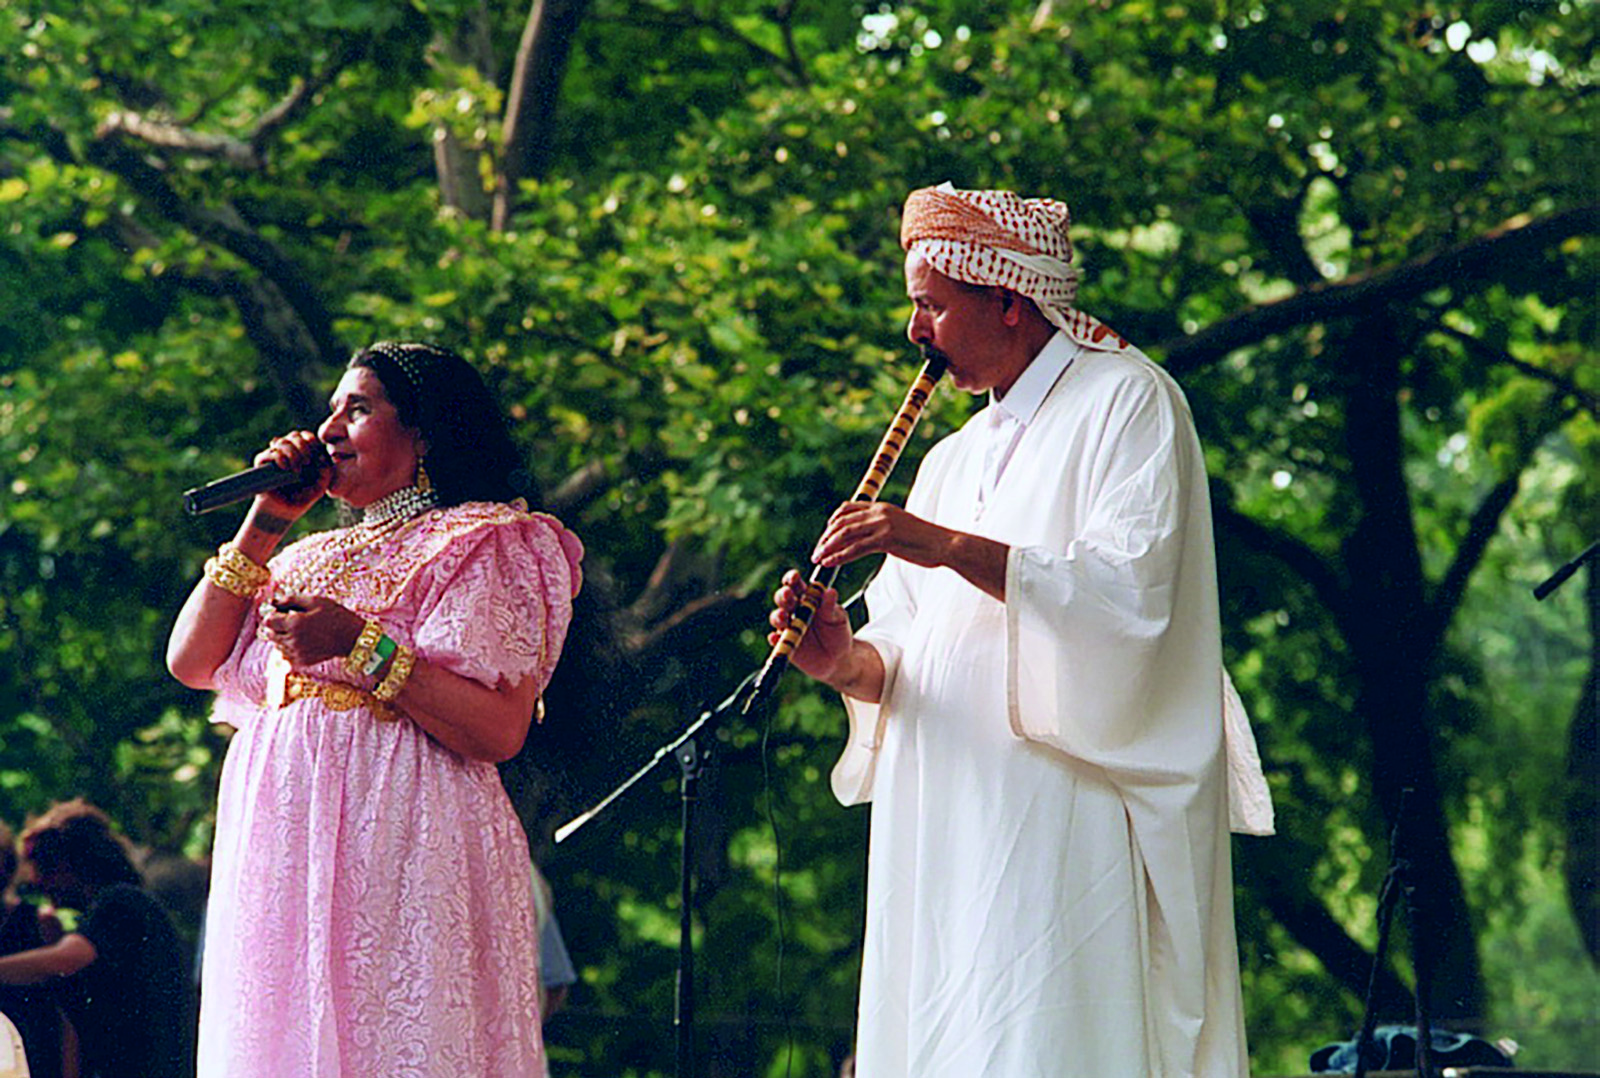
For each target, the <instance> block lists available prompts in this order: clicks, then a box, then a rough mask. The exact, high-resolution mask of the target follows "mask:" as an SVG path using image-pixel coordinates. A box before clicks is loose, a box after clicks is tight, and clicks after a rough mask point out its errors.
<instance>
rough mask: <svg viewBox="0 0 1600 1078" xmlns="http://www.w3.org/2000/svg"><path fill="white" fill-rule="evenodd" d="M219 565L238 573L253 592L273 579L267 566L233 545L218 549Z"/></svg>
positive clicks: (229, 544)
mask: <svg viewBox="0 0 1600 1078" xmlns="http://www.w3.org/2000/svg"><path fill="white" fill-rule="evenodd" d="M217 564H218V565H220V566H221V567H222V568H224V569H227V570H229V571H231V572H233V573H236V574H237V575H238V576H239V578H240V579H242V580H243V581H244V582H245V583H246V584H249V585H250V590H251V591H252V592H254V591H255V590H256V589H258V588H260V587H261V585H263V584H265V583H266V582H267V581H269V580H271V579H272V573H271V572H270V571H269V570H268V569H267V567H266V566H265V565H261V564H259V563H257V562H255V561H253V560H252V559H251V558H250V555H248V554H246V553H245V552H244V551H242V550H240V549H239V548H238V547H237V546H235V545H234V544H232V543H223V544H222V545H221V546H219V547H218V548H217Z"/></svg>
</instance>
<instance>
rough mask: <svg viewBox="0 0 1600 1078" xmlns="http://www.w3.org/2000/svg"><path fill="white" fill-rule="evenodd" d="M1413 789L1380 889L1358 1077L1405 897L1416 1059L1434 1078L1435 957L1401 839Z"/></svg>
mask: <svg viewBox="0 0 1600 1078" xmlns="http://www.w3.org/2000/svg"><path fill="white" fill-rule="evenodd" d="M1412 792H1413V791H1412V789H1411V787H1409V786H1407V787H1404V788H1403V789H1401V791H1400V803H1399V805H1398V806H1396V808H1395V823H1394V828H1393V830H1392V831H1391V832H1390V835H1389V871H1388V872H1387V873H1386V874H1385V875H1384V877H1383V885H1382V887H1380V888H1379V890H1378V947H1377V950H1375V951H1374V952H1373V955H1372V971H1371V973H1370V974H1369V975H1368V977H1367V998H1366V1002H1365V1008H1364V1010H1365V1013H1364V1014H1363V1015H1362V1018H1361V1032H1360V1033H1359V1034H1358V1035H1357V1037H1356V1070H1355V1078H1366V1075H1367V1047H1368V1046H1369V1045H1370V1044H1371V1043H1372V1033H1373V1029H1374V1027H1375V1026H1376V1025H1377V1014H1376V1013H1375V1011H1374V1010H1373V1006H1372V1003H1373V994H1374V990H1375V987H1376V985H1377V983H1378V970H1379V969H1380V968H1382V966H1383V960H1384V956H1385V954H1386V953H1387V952H1388V950H1389V929H1390V926H1391V924H1392V923H1393V920H1394V909H1395V906H1396V904H1397V903H1398V902H1399V901H1400V899H1401V897H1402V896H1403V897H1404V900H1405V910H1406V924H1407V927H1408V928H1409V930H1410V934H1411V958H1412V966H1413V968H1414V972H1415V974H1416V978H1417V987H1416V997H1415V999H1416V1016H1417V1051H1416V1059H1415V1060H1414V1062H1415V1063H1416V1069H1417V1076H1418V1078H1434V1070H1433V1060H1432V1059H1431V1056H1432V1053H1433V1016H1432V1012H1431V1009H1430V1008H1431V1005H1432V1004H1431V999H1430V995H1431V993H1432V991H1433V983H1432V982H1433V978H1432V972H1433V970H1432V967H1433V959H1432V956H1431V955H1430V954H1428V953H1427V947H1426V945H1425V944H1422V943H1419V942H1418V936H1419V932H1418V927H1419V924H1420V920H1419V918H1418V916H1417V900H1416V891H1417V884H1416V880H1415V879H1414V878H1413V877H1414V875H1415V872H1414V870H1413V868H1412V866H1411V862H1410V860H1409V859H1408V858H1407V857H1405V856H1404V854H1403V853H1402V851H1401V842H1400V840H1401V836H1402V835H1403V834H1404V830H1405V819H1406V797H1407V795H1409V794H1410V793H1412Z"/></svg>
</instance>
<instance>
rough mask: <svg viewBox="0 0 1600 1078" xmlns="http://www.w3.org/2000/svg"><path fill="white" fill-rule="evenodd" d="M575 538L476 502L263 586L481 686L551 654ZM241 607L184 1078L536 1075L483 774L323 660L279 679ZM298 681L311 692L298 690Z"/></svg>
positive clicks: (520, 961)
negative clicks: (196, 1040) (348, 618)
mask: <svg viewBox="0 0 1600 1078" xmlns="http://www.w3.org/2000/svg"><path fill="white" fill-rule="evenodd" d="M581 557H582V546H581V544H580V543H579V542H578V540H577V538H576V537H575V536H573V535H572V534H571V533H569V532H567V531H565V530H564V529H563V528H562V526H561V525H560V523H559V522H557V521H556V520H554V519H553V518H551V517H548V516H542V515H537V514H529V513H523V512H519V511H517V510H515V509H513V508H511V507H509V506H503V505H491V504H487V503H472V504H468V505H462V506H456V507H454V508H451V509H434V510H430V511H428V512H426V513H424V514H422V515H421V516H419V517H417V518H414V519H413V520H411V521H409V522H407V523H404V524H402V525H400V526H399V527H398V528H389V529H387V530H385V529H383V528H382V527H379V528H375V529H374V528H366V527H365V526H361V525H358V526H356V527H353V528H345V529H337V530H334V531H328V532H323V533H319V534H317V535H313V536H310V537H308V538H306V539H303V540H301V541H300V542H297V543H295V544H294V545H293V546H291V547H289V548H288V549H286V550H284V551H282V552H281V553H279V555H278V556H277V557H275V558H273V560H272V562H271V565H270V566H269V568H270V569H271V570H272V574H273V579H274V581H275V582H277V583H279V584H287V585H288V586H290V587H293V588H296V589H298V590H303V591H306V592H309V593H312V594H322V595H326V596H328V597H329V598H332V599H335V600H337V601H338V602H340V603H341V604H343V605H345V606H347V607H349V608H350V609H352V610H354V611H356V612H357V613H360V614H362V615H364V616H366V617H371V618H376V619H378V621H380V622H381V623H382V624H383V626H384V628H385V630H386V631H387V632H388V633H389V635H390V636H392V637H393V638H394V639H395V640H397V641H399V642H400V643H402V644H406V645H409V646H410V647H412V648H414V649H415V650H416V652H417V654H418V656H419V657H420V658H422V659H426V660H427V661H429V662H432V663H438V664H442V665H443V666H445V667H446V668H447V669H450V670H452V671H454V672H456V673H458V674H462V675H464V676H466V677H469V678H473V679H474V680H477V681H480V682H482V683H484V684H486V685H493V684H496V683H497V682H499V681H501V680H504V681H506V682H507V683H515V682H517V681H520V680H521V679H523V678H526V677H533V678H534V679H535V680H536V681H537V683H538V685H539V688H540V690H541V691H543V689H544V686H545V685H546V684H547V683H548V681H549V678H550V674H551V671H552V670H553V669H554V667H555V664H556V660H557V658H558V657H559V656H560V654H561V645H562V642H563V640H564V639H565V636H566V631H567V625H568V622H569V621H570V620H571V616H572V597H573V596H574V595H575V594H576V592H577V589H578V584H579V581H580V573H579V569H578V564H579V560H580V558H581ZM255 630H256V615H255V613H254V611H252V612H251V614H250V615H249V617H248V619H247V621H246V623H245V625H244V628H243V630H242V631H241V633H240V636H239V642H238V644H237V645H236V646H235V648H234V651H233V654H232V655H231V656H230V658H229V659H228V660H227V662H225V663H224V664H223V666H222V668H220V669H219V670H218V671H217V675H216V684H217V693H218V697H217V705H216V710H215V712H214V715H213V718H214V720H215V721H218V722H224V723H227V724H229V725H231V726H233V727H234V728H235V729H236V731H237V732H236V733H235V734H234V737H233V740H232V743H231V744H230V746H229V749H228V756H227V760H226V762H225V764H224V766H223V771H222V782H221V790H220V793H219V798H218V807H217V834H216V841H215V846H214V851H213V864H212V882H211V898H210V904H209V909H208V913H207V923H206V948H205V959H204V963H203V966H202V976H203V983H202V989H201V993H202V994H201V1019H200V1068H199V1073H200V1075H201V1076H202V1078H223V1076H226V1078H268V1076H270V1078H282V1076H284V1075H294V1076H297V1078H311V1076H314V1078H378V1076H382V1078H464V1076H472V1078H502V1076H504V1078H512V1076H516V1078H522V1076H537V1075H541V1074H543V1073H544V1058H543V1056H544V1050H543V1044H542V1042H541V1040H540V1036H539V1013H538V998H539V993H538V987H539V975H538V968H537V958H538V941H537V937H536V934H535V930H534V912H533V911H534V907H533V895H532V872H531V865H530V862H529V856H528V845H527V840H526V837H525V835H524V833H523V830H522V827H521V825H520V824H519V823H518V820H517V817H516V815H515V814H514V813H513V811H512V808H511V804H510V802H509V800H508V799H507V797H506V794H505V791H504V789H503V788H502V786H501V784H500V778H499V775H498V774H497V772H496V770H495V767H494V765H493V764H490V763H482V762H475V761H472V760H467V759H464V758H462V757H461V756H458V755H457V754H455V753H454V752H451V751H450V750H448V749H446V748H444V747H442V746H441V745H439V744H438V743H437V742H435V741H434V740H432V739H431V738H430V737H429V736H428V735H427V734H426V733H424V732H423V731H422V730H421V728H419V727H418V726H416V725H415V724H414V723H412V722H410V721H409V720H407V719H406V718H405V717H404V716H403V715H395V714H392V713H391V714H389V715H382V714H381V712H379V711H378V710H375V708H374V707H373V704H374V701H373V700H372V698H371V697H369V696H366V695H364V694H361V693H358V692H355V691H353V690H356V689H365V688H369V687H370V679H368V680H366V681H358V680H357V679H353V678H352V677H351V676H350V675H349V674H348V673H347V672H346V671H345V670H344V668H343V663H342V661H341V660H330V661H329V662H326V663H323V664H321V665H319V666H318V667H316V668H314V669H312V670H310V671H305V672H303V673H305V674H308V675H310V676H311V678H313V679H315V682H317V683H319V684H320V685H321V686H322V687H321V688H320V689H316V690H315V691H313V692H304V691H302V692H298V693H297V692H296V691H294V690H293V689H292V688H289V689H287V690H286V686H287V685H288V684H289V682H291V681H295V682H298V683H299V685H300V686H301V688H302V689H303V688H304V686H305V685H306V684H308V682H307V681H306V680H305V679H303V678H299V677H298V676H295V677H291V676H290V675H289V672H288V670H287V667H286V665H285V664H283V660H282V659H281V658H279V657H278V653H277V652H276V650H275V649H273V648H272V647H270V646H269V645H268V644H266V643H264V642H262V641H260V640H258V639H257V638H256V632H255ZM313 688H314V689H315V686H313Z"/></svg>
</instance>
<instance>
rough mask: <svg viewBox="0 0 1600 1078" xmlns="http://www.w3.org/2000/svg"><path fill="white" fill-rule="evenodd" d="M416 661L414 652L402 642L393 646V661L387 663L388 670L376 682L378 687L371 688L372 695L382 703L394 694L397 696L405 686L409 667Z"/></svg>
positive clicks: (409, 674) (390, 698) (408, 675)
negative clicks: (381, 678)
mask: <svg viewBox="0 0 1600 1078" xmlns="http://www.w3.org/2000/svg"><path fill="white" fill-rule="evenodd" d="M416 662H417V653H416V652H414V651H412V650H411V649H410V648H408V647H406V646H405V645H404V644H401V645H400V646H399V647H397V648H395V651H394V661H393V662H391V663H390V664H389V672H388V674H386V675H384V679H383V680H382V681H381V682H379V683H378V687H377V688H376V689H373V690H372V695H373V696H376V697H377V698H378V699H379V700H382V701H383V702H384V703H388V702H389V701H391V700H393V699H394V698H395V697H396V696H399V695H400V690H401V689H402V688H404V687H405V683H406V678H408V677H410V676H411V668H412V667H413V666H415V665H416Z"/></svg>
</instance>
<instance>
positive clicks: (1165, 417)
mask: <svg viewBox="0 0 1600 1078" xmlns="http://www.w3.org/2000/svg"><path fill="white" fill-rule="evenodd" d="M1068 223H1069V220H1068V214H1067V208H1066V206H1065V205H1064V204H1063V203H1060V202H1056V201H1053V200H1048V199H1027V200H1025V199H1020V198H1017V197H1016V196H1015V195H1011V194H1009V193H1005V192H983V191H956V190H954V189H953V188H951V187H950V186H949V185H944V186H942V187H940V188H927V189H923V190H921V191H917V192H914V193H913V194H912V195H911V197H910V198H909V199H908V200H907V204H906V210H905V215H904V220H903V223H902V229H901V240H902V244H903V246H904V247H905V248H906V251H907V257H906V281H907V291H908V293H909V294H910V297H911V300H912V303H913V313H912V316H911V322H910V325H909V326H908V329H907V333H908V336H909V337H910V338H911V340H912V341H913V342H914V343H916V344H918V345H920V346H921V347H922V348H923V349H924V350H925V351H926V352H928V353H930V354H941V355H943V356H944V357H945V358H946V359H947V362H948V372H949V376H950V379H951V380H952V381H953V382H954V384H955V385H956V386H957V388H959V389H962V390H965V391H967V392H970V393H983V392H987V393H989V394H990V403H989V406H988V407H987V408H985V409H984V410H983V411H981V412H979V413H977V414H976V415H975V416H974V417H973V419H972V420H971V421H969V422H968V423H967V424H966V425H965V426H964V427H963V428H962V429H961V430H960V431H958V432H956V433H955V434H953V435H951V436H949V437H948V438H946V439H944V440H943V441H941V442H940V443H939V444H938V445H937V446H935V447H934V448H933V450H932V451H931V452H930V453H929V454H928V456H927V459H926V460H925V461H924V462H923V464H922V466H921V468H920V470H919V473H918V476H917V479H916V482H915V484H914V486H913V488H912V491H911V494H910V497H909V499H908V501H907V504H906V506H905V508H904V509H901V508H898V507H896V506H893V505H888V504H885V503H881V502H878V503H867V502H856V503H849V504H846V505H844V506H842V507H841V508H840V509H839V510H838V511H837V512H836V513H835V514H834V516H833V518H832V519H831V520H830V522H829V525H828V527H827V529H826V531H825V532H824V533H823V536H822V538H821V539H820V540H819V541H818V544H817V548H816V550H815V552H814V554H813V558H814V560H815V561H816V562H817V563H818V564H819V565H824V566H835V565H842V564H844V563H846V562H850V561H853V560H855V559H857V558H860V557H864V556H867V555H870V554H880V553H881V554H887V555H889V557H887V558H886V559H885V563H884V566H883V569H882V571H881V572H880V574H879V575H878V577H877V579H876V580H875V581H874V583H873V585H872V586H871V588H870V590H869V592H868V602H869V607H870V611H871V618H870V620H869V622H868V623H867V625H866V626H864V627H863V629H862V630H861V632H859V633H856V634H852V633H851V630H850V625H849V622H848V620H847V619H846V616H845V614H844V612H843V611H842V610H841V609H840V607H839V605H838V602H837V597H836V596H835V595H834V594H833V593H832V592H831V591H830V592H828V593H827V595H826V596H825V597H824V599H823V601H822V603H821V606H820V608H819V609H818V610H817V613H816V616H815V617H814V619H813V621H812V623H811V626H810V631H809V633H808V634H807V636H806V637H805V639H804V640H803V642H802V643H801V645H800V647H799V648H798V649H797V650H796V652H795V653H794V655H793V656H792V659H791V661H792V662H793V664H794V665H795V666H797V667H799V668H800V669H801V670H803V671H805V672H806V673H808V674H810V675H811V676H813V677H815V678H818V679H819V680H821V681H823V682H825V683H827V684H829V685H831V686H833V687H834V688H836V689H838V690H839V691H840V692H841V693H843V694H844V698H845V702H846V706H847V708H848V710H849V713H850V725H851V735H850V742H849V745H848V747H847V749H846V752H845V755H844V757H843V758H842V759H841V760H840V761H839V764H838V766H837V767H836V768H835V770H834V774H833V785H834V791H835V793H836V794H837V795H838V797H839V799H840V800H841V801H842V802H844V803H845V804H855V803H860V802H863V801H867V800H871V802H872V835H871V843H870V854H869V859H868V871H867V925H866V936H865V943H864V957H863V968H862V975H861V989H860V1003H859V1022H858V1029H857V1049H856V1067H857V1074H858V1076H859V1078H1072V1076H1083V1078H1179V1076H1190V1075H1192V1076H1198V1078H1241V1076H1244V1075H1246V1074H1247V1073H1248V1063H1247V1059H1246V1052H1245V1035H1244V1025H1243V1019H1242V1006H1241V1000H1240V990H1239V970H1238V956H1237V948H1236V944H1235V936H1234V925H1233V899H1232V869H1231V863H1230V851H1229V837H1228V834H1229V822H1230V794H1231V795H1232V797H1231V801H1232V805H1233V809H1234V813H1235V820H1236V822H1237V824H1238V826H1239V827H1240V829H1242V830H1249V831H1253V832H1255V833H1270V829H1271V822H1270V817H1271V807H1270V801H1269V800H1268V799H1267V797H1266V791H1265V785H1264V782H1263V781H1262V779H1261V772H1260V766H1259V762H1258V760H1257V759H1256V757H1255V749H1254V742H1253V739H1251V738H1250V736H1249V728H1248V725H1247V723H1246V722H1245V720H1244V719H1243V715H1242V710H1238V711H1231V712H1230V714H1229V716H1228V719H1227V721H1226V722H1225V714H1224V713H1225V707H1224V698H1225V696H1226V697H1228V698H1229V699H1230V700H1231V701H1234V702H1236V697H1234V696H1233V694H1232V689H1231V685H1226V678H1225V675H1224V674H1223V673H1222V666H1221V644H1220V633H1219V626H1218V610H1217V586H1216V570H1215V560H1214V553H1213V547H1212V535H1211V513H1210V505H1209V501H1208V497H1207V485H1206V475H1205V468H1204V463H1203V461H1202V458H1201V452H1200V447H1199V444H1198V442H1197V440H1196V437H1195V434H1194V428H1193V422H1192V420H1191V417H1190V414H1189V411H1188V405H1187V403H1186V402H1185V400H1184V397H1183V394H1182V392H1181V391H1180V390H1179V389H1178V387H1177V385H1176V384H1175V383H1174V382H1173V380H1172V379H1171V378H1170V377H1169V376H1167V374H1166V373H1165V372H1164V371H1162V370H1161V369H1160V368H1159V367H1157V366H1155V365H1154V364H1153V363H1151V362H1150V361H1149V360H1148V359H1147V358H1146V357H1145V356H1144V355H1143V354H1142V353H1140V352H1139V351H1138V350H1137V349H1135V348H1133V347H1132V346H1131V345H1129V344H1127V342H1125V341H1123V340H1122V339H1121V338H1120V337H1119V336H1117V335H1116V334H1115V333H1113V332H1112V331H1111V330H1109V329H1108V328H1107V327H1105V326H1104V325H1102V324H1101V323H1099V322H1098V321H1096V320H1095V319H1093V318H1092V317H1090V316H1088V315H1085V314H1084V313H1083V312H1081V311H1078V310H1076V309H1075V308H1074V307H1072V306H1071V304H1072V300H1073V299H1074V298H1075V295H1076V281H1077V275H1076V271H1075V270H1074V269H1073V268H1072V267H1071V265H1070V263H1071V258H1072V252H1071V244H1070V242H1069V241H1068V239H1067V227H1068ZM803 587H804V582H803V581H802V580H801V578H800V576H799V574H798V573H790V574H788V575H787V576H786V577H785V582H784V586H783V587H782V588H781V589H780V590H779V591H778V594H777V596H776V608H775V610H774V611H773V615H772V624H773V626H774V628H775V629H781V628H783V627H784V626H785V625H786V624H787V623H788V619H789V616H790V613H791V612H792V611H793V609H794V607H795V604H796V602H797V599H798V597H799V594H800V592H801V591H802V590H803ZM1225 727H1227V732H1226V733H1225ZM1230 735H1231V736H1230ZM1230 750H1231V751H1230Z"/></svg>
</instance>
